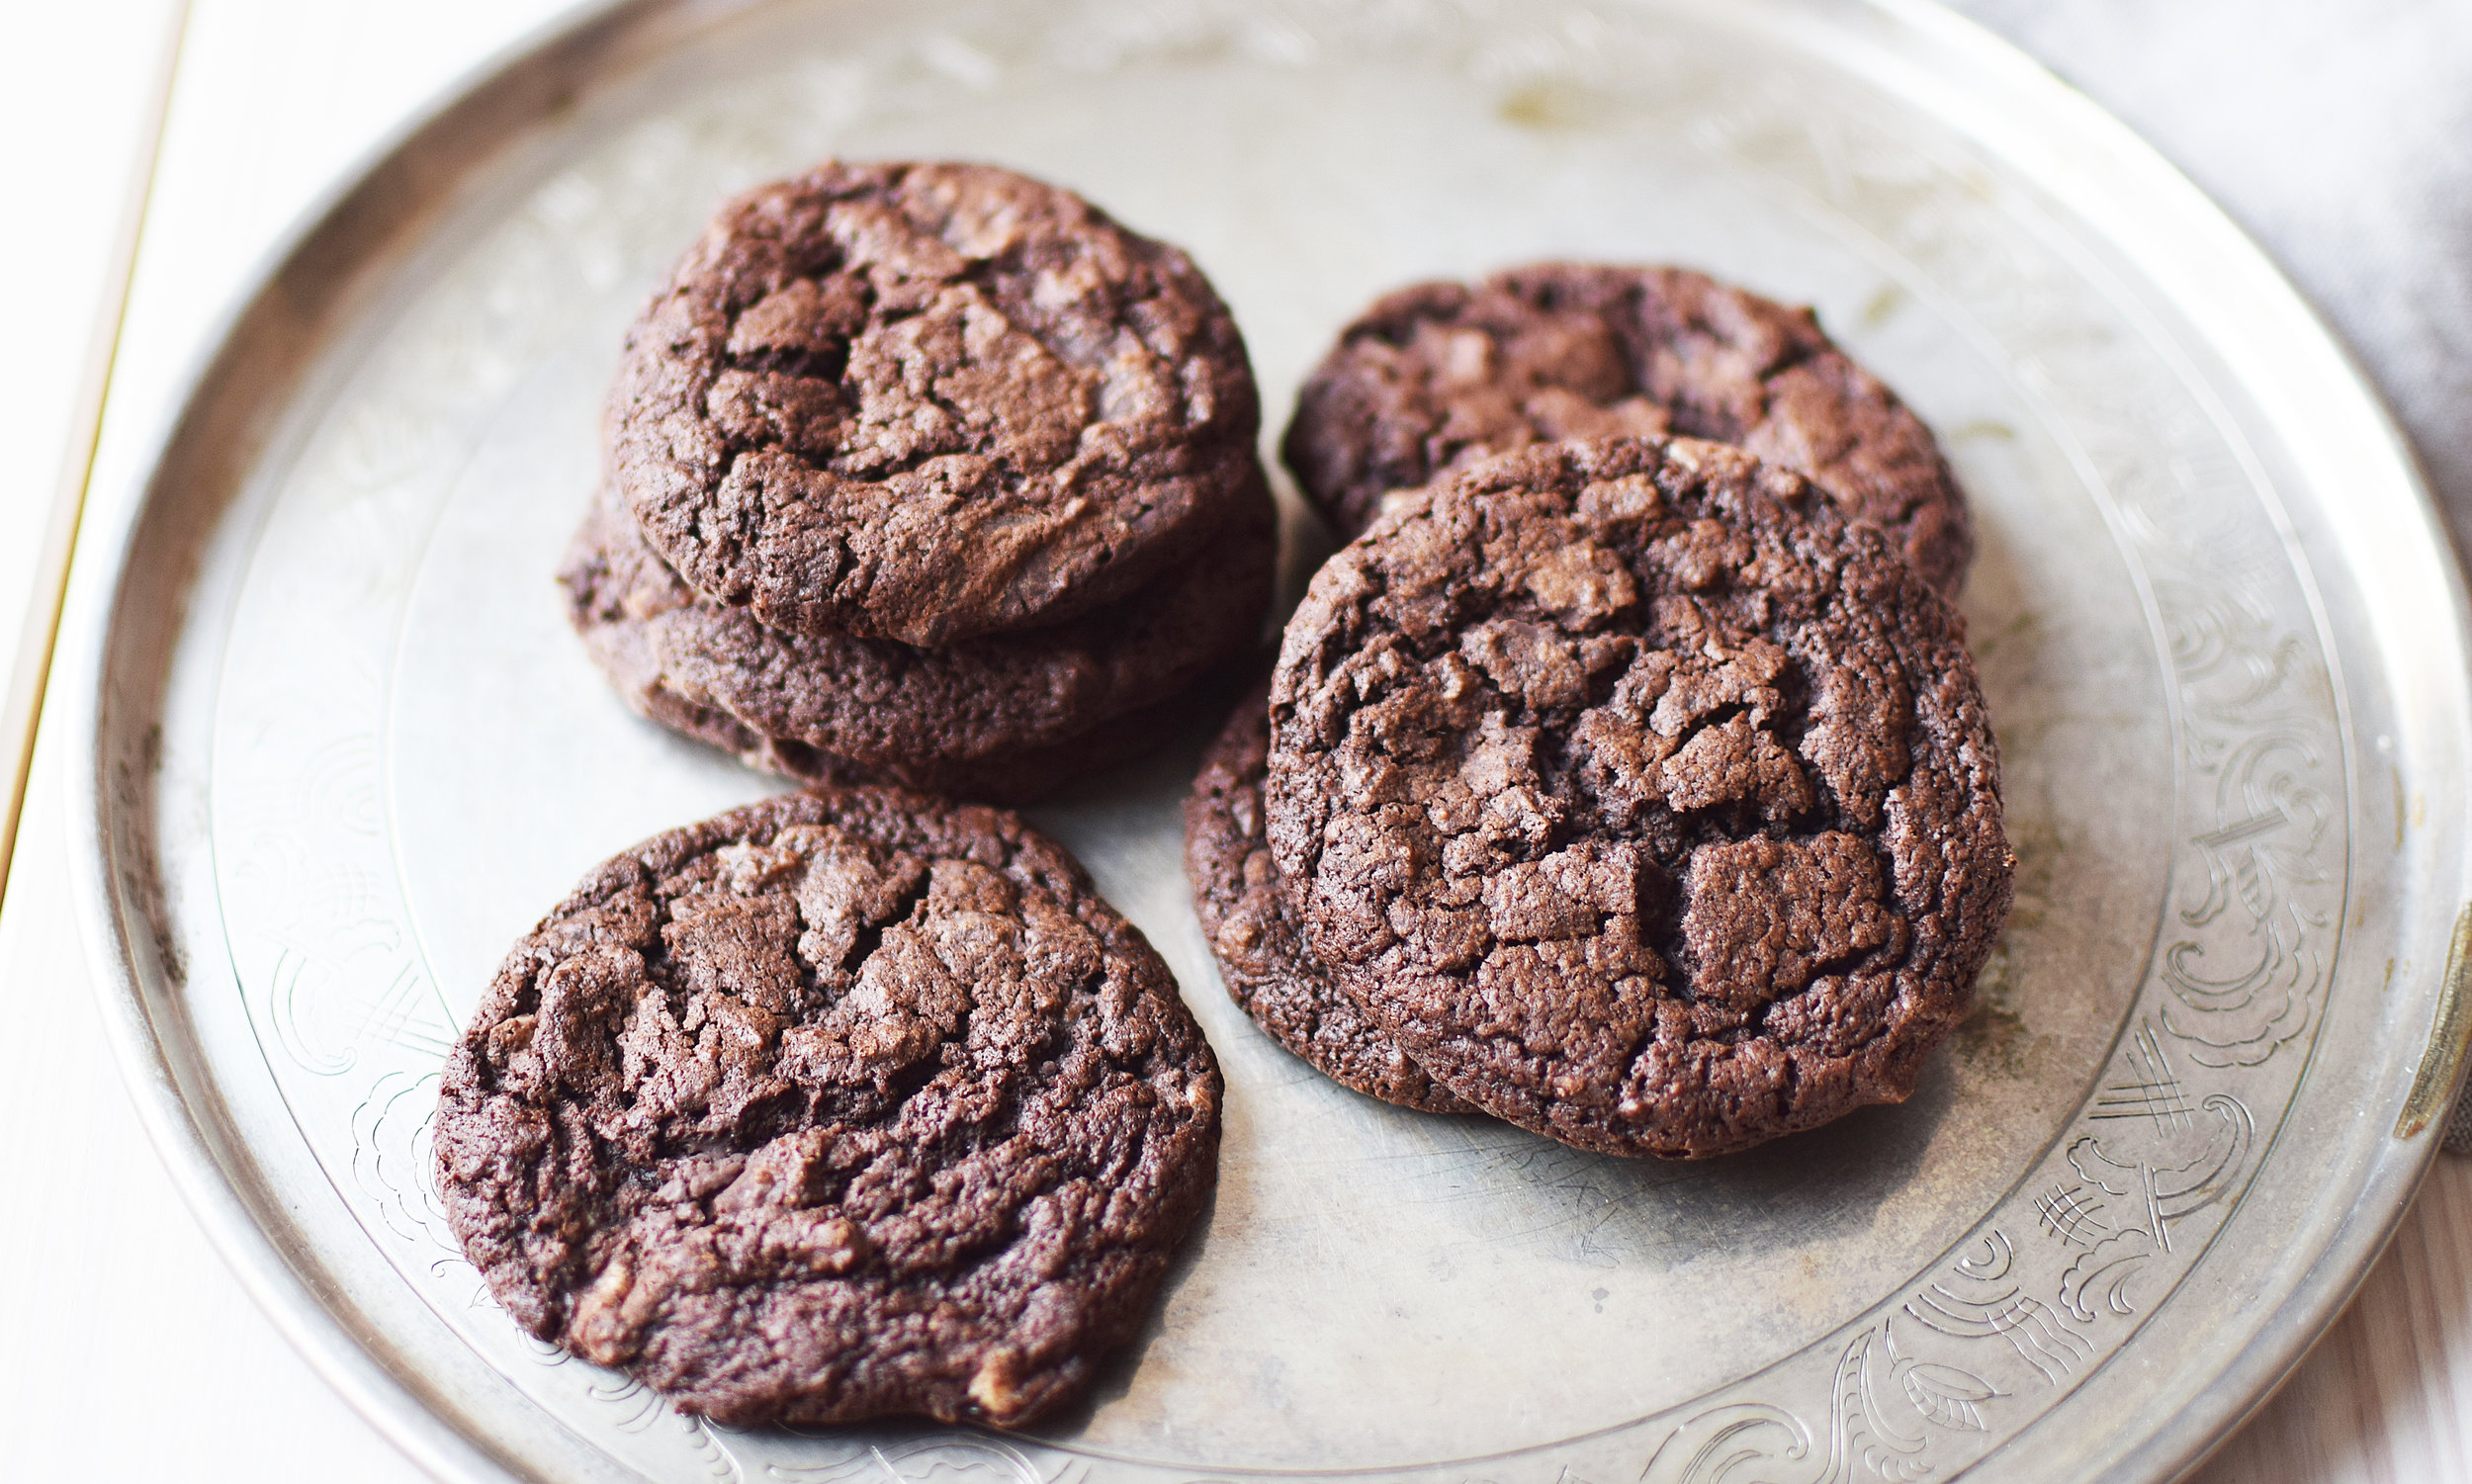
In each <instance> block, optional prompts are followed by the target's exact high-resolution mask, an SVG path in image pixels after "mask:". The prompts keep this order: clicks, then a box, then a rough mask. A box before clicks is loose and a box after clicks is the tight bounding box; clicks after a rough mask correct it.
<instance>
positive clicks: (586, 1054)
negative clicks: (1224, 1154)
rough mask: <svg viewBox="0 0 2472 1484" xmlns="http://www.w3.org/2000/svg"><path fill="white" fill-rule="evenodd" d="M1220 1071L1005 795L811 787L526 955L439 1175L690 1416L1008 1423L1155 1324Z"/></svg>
mask: <svg viewBox="0 0 2472 1484" xmlns="http://www.w3.org/2000/svg"><path fill="white" fill-rule="evenodd" d="M1219 1096H1220V1084H1219V1074H1218V1071H1217V1068H1216V1065H1215V1063H1214V1062H1213V1061H1212V1058H1211V1055H1210V1049H1209V1047H1208V1046H1207V1045H1206V1044H1204V1042H1203V1041H1202V1038H1201V1033H1200V1030H1199V1028H1198V1027H1196V1026H1195V1025H1194V1023H1193V1021H1192V1016H1191V1015H1190V1014H1189V1013H1188V1012H1187V1011H1186V1009H1185V1006H1184V1004H1183V1003H1182V1002H1181V1001H1179V1000H1178V999H1177V994H1176V983H1175V981H1174V979H1173V978H1171V977H1170V975H1169V973H1168V970H1167V966H1166V965H1165V964H1164V963H1162V962H1161V961H1160V959H1159V956H1158V954H1157V953H1155V952H1153V951H1152V949H1151V948H1150V945H1149V944H1148V943H1147V942H1145V941H1144V940H1143V939H1142V936H1141V934H1140V933H1139V932H1138V931H1136V930H1135V929H1134V928H1133V927H1131V926H1130V925H1129V924H1127V923H1126V922H1125V921H1124V919H1123V918H1122V917H1118V916H1117V915H1116V913H1115V912H1114V910H1113V909H1111V908H1109V907H1108V906H1107V905H1106V904H1105V903H1104V902H1103V901H1101V900H1100V899H1099V897H1098V895H1097V893H1096V892H1095V891H1094V890H1093V889H1092V887H1091V884H1090V880H1089V878H1088V877H1087V876H1085V875H1084V874H1083V872H1082V870H1081V868H1080V866H1079V865H1077V864H1076V863H1075V862H1074V861H1073V859H1072V858H1071V857H1070V856H1068V855H1067V854H1066V853H1065V852H1064V851H1063V850H1061V849H1059V848H1058V847H1057V846H1055V845H1054V844H1052V843H1050V842H1049V841H1048V840H1046V839H1045V838H1044V837H1042V836H1041V835H1039V834H1038V833H1036V832H1035V831H1033V830H1032V829H1029V828H1028V827H1027V826H1025V825H1023V824H1022V823H1021V821H1020V820H1019V819H1017V818H1015V816H1013V815H1010V814H1006V813H1003V812H1001V811H997V810H991V809H982V808H972V807H963V806H955V805H950V804H945V803H941V802H938V801H935V800H932V799H928V798H926V797H924V796H921V795H917V794H910V793H904V792H901V791H899V790H891V789H850V790H836V791H828V792H824V793H816V794H792V795H787V796H784V797H781V798H777V799H772V800H768V801H766V802H764V803H762V804H757V805H753V806H750V807H749V808H746V809H741V810H736V811H733V812H731V813H729V814H725V815H722V816H720V817H719V818H717V819H714V820H711V821H709V822H707V823H705V824H702V825H696V826H691V827H689V828H686V829H674V830H671V831H669V832H667V833H665V834H661V835H657V836H655V837H654V838H652V839H650V840H647V841H645V842H644V843H643V844H641V845H638V846H637V847H635V848H634V849H632V850H629V851H627V852H625V853H624V854H621V855H619V856H617V857H615V858H613V859H612V860H610V861H608V862H607V863H605V864H603V865H602V866H600V867H599V868H597V869H596V870H594V871H593V872H592V873H591V875H590V876H588V877H587V878H586V879H585V880H584V882H583V884H582V886H581V887H579V888H578V889H577V890H576V891H575V893H574V895H573V896H572V897H570V898H568V899H567V901H565V902H564V903H562V904H560V905H559V907H558V908H557V909H556V910H555V911H553V912H552V913H551V914H550V915H549V917H546V918H545V919H543V921H542V922H541V924H540V926H538V927H537V928H535V929H534V930H533V931H532V933H531V934H530V935H529V936H528V937H526V938H525V939H524V940H523V941H522V942H520V943H518V944H516V945H515V949H514V952H513V953H512V954H510V955H509V956H508V958H507V960H506V963H505V965H504V967H502V968H501V969H500V970H499V971H498V974H497V977H496V979H495V980H493V981H492V982H491V983H490V985H489V989H488V992H487V994H486V996H485V997H484V999H483V1002H482V1005H481V1008H480V1010H479V1011H478V1012H477V1013H476V1014H475V1015H474V1017H473V1020H472V1024H471V1026H470V1027H469V1028H468V1029H467V1030H466V1031H465V1033H464V1037H463V1039H462V1041H461V1042H460V1043H459V1044H458V1045H457V1046H456V1048H455V1050H454V1052H453V1054H452V1055H451V1056H450V1058H449V1060H448V1063H447V1070H446V1079H445V1086H444V1088H443V1090H442V1091H441V1094H440V1102H439V1110H438V1119H437V1126H436V1143H437V1161H438V1164H437V1171H438V1183H439V1188H440V1192H441V1194H442V1195H443V1196H444V1198H445V1202H446V1208H447V1213H448V1217H449V1220H450V1221H451V1222H452V1223H453V1225H454V1228H455V1231H456V1234H457V1235H458V1236H459V1237H460V1238H461V1239H462V1240H463V1243H464V1250H465V1252H466V1253H467V1254H468V1255H469V1256H470V1257H471V1259H472V1261H473V1263H474V1265H475V1266H477V1267H479V1268H480V1269H481V1272H482V1275H483V1277H484V1278H486V1280H487V1282H488V1285H489V1290H490V1291H491V1292H492V1293H493V1294H495V1295H496V1297H497V1299H498V1301H499V1302H500V1303H502V1304H503V1305H504V1306H505V1307H506V1309H507V1311H508V1312H509V1313H511V1314H512V1315H513V1316H514V1317H515V1319H516V1320H517V1322H519V1323H520V1324H522V1325H523V1326H524V1328H526V1329H528V1330H530V1331H531V1332H533V1333H534V1334H536V1335H539V1336H540V1337H542V1338H543V1339H546V1340H551V1341H554V1342H556V1343H557V1344H559V1345H561V1346H564V1347H565V1348H566V1349H568V1350H570V1351H572V1352H574V1353H576V1354H578V1355H581V1356H582V1357H584V1358H586V1359H588V1360H592V1361H594V1362H596V1363H599V1364H603V1365H611V1366H616V1367H619V1368H621V1369H623V1370H625V1371H627V1372H628V1373H630V1374H632V1375H635V1376H637V1377H639V1378H641V1379H642V1380H644V1381H645V1382H646V1383H647V1384H649V1385H651V1386H653V1387H654V1388H656V1389H658V1390H660V1391H662V1392H664V1393H666V1394H668V1395H669V1396H670V1397H671V1398H673V1399H674V1400H675V1401H676V1402H677V1403H678V1404H679V1405H680V1406H682V1407H683V1408H685V1409H686V1410H688V1411H691V1412H696V1413H700V1414H703V1415H705V1416H708V1417H711V1418H714V1419H716V1420H718V1421H722V1422H727V1423H732V1424H741V1425H747V1424H756V1423H765V1422H788V1423H837V1422H849V1421H855V1420H857V1419H861V1418H867V1417H875V1416H881V1415H887V1414H902V1413H912V1414H923V1415H925V1416H928V1417H933V1418H937V1419H940V1420H943V1421H946V1422H962V1421H973V1422H987V1423H994V1424H996V1425H999V1426H1005V1427H1015V1426H1020V1425H1023V1424H1026V1423H1029V1422H1032V1421H1034V1420H1035V1419H1037V1418H1038V1417H1039V1416H1040V1415H1041V1414H1043V1413H1047V1412H1050V1411H1052V1410H1053V1409H1055V1408H1056V1407H1058V1406H1060V1405H1062V1404H1063V1403H1065V1402H1066V1401H1068V1400H1069V1399H1070V1398H1072V1397H1073V1396H1074V1395H1075V1394H1076V1393H1077V1392H1079V1391H1080V1390H1081V1389H1082V1388H1083V1387H1084V1386H1086V1385H1087V1384H1088V1382H1089V1381H1090V1378H1091V1376H1092V1374H1093V1372H1094V1369H1095V1368H1096V1367H1097V1366H1098V1365H1099V1364H1101V1363H1102V1361H1103V1359H1104V1356H1105V1355H1106V1354H1107V1353H1108V1352H1110V1351H1112V1350H1114V1349H1115V1348H1117V1347H1118V1346H1120V1345H1122V1344H1123V1343H1124V1342H1125V1341H1126V1340H1127V1339H1128V1338H1130V1337H1131V1335H1132V1334H1133V1332H1134V1331H1135V1329H1136V1328H1137V1327H1138V1326H1139V1325H1140V1324H1141V1323H1142V1320H1143V1318H1144V1315H1145V1314H1146V1312H1147V1310H1148V1308H1149V1305H1150V1301H1151V1297H1152V1295H1153V1293H1154V1292H1155V1291H1156V1289H1157V1287H1158V1284H1159V1280H1160V1278H1161V1275H1162V1274H1163V1273H1164V1272H1165V1271H1166V1268H1167V1266H1168V1261H1169V1257H1170V1255H1171V1254H1172V1253H1173V1252H1174V1251H1175V1249H1176V1247H1177V1245H1178V1244H1179V1243H1180V1242H1181V1241H1182V1240H1183V1239H1184V1237H1185V1235H1186V1232H1187V1230H1188V1229H1189V1228H1190V1227H1191V1226H1192V1223H1193V1220H1194V1218H1195V1216H1196V1215H1197V1214H1198V1213H1199V1211H1200V1210H1201V1207H1202V1205H1203V1202H1204V1201H1205V1200H1206V1199H1207V1197H1208V1194H1209V1191H1210V1188H1211V1184H1212V1182H1213V1180H1214V1179H1215V1178H1216V1173H1217V1159H1218V1138H1219Z"/></svg>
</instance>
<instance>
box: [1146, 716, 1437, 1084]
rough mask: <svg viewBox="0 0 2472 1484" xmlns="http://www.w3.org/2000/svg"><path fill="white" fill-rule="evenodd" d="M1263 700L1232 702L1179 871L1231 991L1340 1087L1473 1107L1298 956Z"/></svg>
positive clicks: (1195, 805) (1194, 801) (1199, 780)
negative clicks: (1268, 807)
mask: <svg viewBox="0 0 2472 1484" xmlns="http://www.w3.org/2000/svg"><path fill="white" fill-rule="evenodd" d="M1268 702H1269V696H1268V690H1267V687H1262V688H1257V689H1256V690H1255V691H1254V692H1253V694H1252V695H1250V696H1248V697H1246V698H1245V701H1244V702H1243V704H1241V705H1239V706H1238V707H1237V708H1236V710H1235V713H1234V714H1233V715H1231V716H1230V717H1229V718H1228V720H1227V730H1225V731H1224V732H1222V733H1220V734H1219V739H1218V741H1217V742H1212V743H1211V744H1210V750H1209V751H1208V752H1207V753H1205V754H1204V755H1203V756H1202V759H1201V772H1200V773H1199V774H1198V775H1197V776H1196V777H1195V778H1194V779H1193V791H1192V794H1191V795H1190V796H1189V797H1187V799H1186V800H1185V874H1186V876H1187V877H1189V878H1190V879H1191V880H1192V887H1193V911H1194V912H1195V913H1196V914H1197V915H1198V916H1199V917H1200V918H1201V930H1202V932H1203V934H1204V935H1205V936H1207V937H1208V938H1209V940H1210V955H1211V957H1212V958H1214V959H1216V960H1217V961H1218V965H1219V978H1220V980H1221V981H1222V982H1224V983H1225V984H1226V986H1227V994H1228V998H1229V999H1231V1000H1234V1001H1235V1002H1236V1004H1238V1006H1240V1007H1241V1008H1242V1009H1243V1010H1244V1012H1245V1013H1246V1014H1248V1015H1251V1016H1252V1017H1253V1020H1254V1023H1255V1024H1257V1025H1259V1026H1261V1027H1262V1028H1263V1029H1264V1030H1267V1031H1269V1032H1270V1033H1271V1036H1272V1039H1274V1040H1276V1041H1278V1042H1279V1043H1280V1045H1281V1046H1284V1047H1286V1048H1287V1049H1288V1050H1289V1051H1292V1052H1294V1053H1295V1054H1296V1055H1297V1056H1299V1057H1302V1058H1303V1059H1304V1060H1305V1061H1306V1062H1308V1063H1310V1064H1312V1066H1313V1068H1314V1070H1316V1071H1318V1072H1320V1073H1321V1074H1322V1075H1323V1076H1325V1077H1328V1078H1330V1079H1331V1080H1332V1081H1334V1082H1337V1083H1339V1084H1340V1085H1341V1086H1343V1087H1348V1088H1354V1089H1355V1090H1356V1091H1360V1092H1363V1093H1366V1094H1367V1095H1368V1096H1372V1097H1378V1098H1380V1099H1381V1100H1382V1101H1384V1102H1395V1103H1397V1104H1399V1105H1400V1106H1401V1107H1410V1108H1417V1109H1420V1110H1422V1111H1425V1112H1428V1113H1470V1112H1474V1111H1475V1109H1474V1108H1471V1107H1469V1106H1468V1105H1467V1104H1466V1103H1464V1102H1462V1101H1460V1100H1459V1099H1458V1098H1457V1097H1455V1096H1453V1095H1452V1094H1451V1093H1450V1092H1449V1091H1445V1090H1444V1089H1442V1088H1440V1087H1437V1086H1435V1084H1434V1080H1433V1079H1432V1078H1430V1077H1428V1076H1426V1075H1425V1069H1424V1068H1422V1067H1420V1066H1418V1065H1417V1064H1416V1063H1415V1062H1414V1061H1413V1060H1412V1059H1410V1058H1409V1056H1408V1054H1407V1053H1406V1052H1404V1051H1401V1050H1400V1049H1399V1045H1398V1043H1397V1042H1395V1041H1393V1040H1391V1038H1390V1037H1389V1036H1388V1035H1386V1034H1384V1033H1383V1031H1382V1029H1381V1027H1380V1026H1378V1025H1375V1024H1374V1023H1373V1021H1372V1020H1371V1019H1370V1018H1369V1017H1368V1016H1367V1015H1366V1013H1365V1012H1364V1011H1363V1010H1361V1009H1359V1008H1358V1007H1357V1004H1356V1002H1355V1001H1353V1000H1351V999H1349V998H1348V997H1347V995H1346V994H1344V993H1342V992H1341V990H1340V989H1339V987H1338V986H1337V985H1335V984H1333V983H1332V982H1331V977H1330V975H1329V974H1328V973H1326V972H1325V971H1324V970H1323V968H1322V966H1321V965H1320V964H1318V963H1315V962H1314V961H1313V958H1312V956H1311V955H1310V954H1308V953H1306V952H1305V949H1304V942H1303V940H1302V939H1301V938H1300V937H1298V936H1297V933H1296V925H1295V920H1294V917H1293V915H1292V914H1291V912H1290V910H1289V908H1288V906H1287V901H1286V897H1285V894H1284V893H1283V892H1282V891H1281V890H1280V879H1279V866H1278V863H1277V862H1275V861H1273V860H1272V859H1271V846H1270V841H1269V840H1268V839H1267V838H1266V837H1265V836H1264V834H1263V829H1262V775H1263V768H1264V764H1265V762H1266V761H1267V759H1268V757H1269V754H1270V746H1271V719H1270V713H1269V711H1268V709H1267V707H1268Z"/></svg>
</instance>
